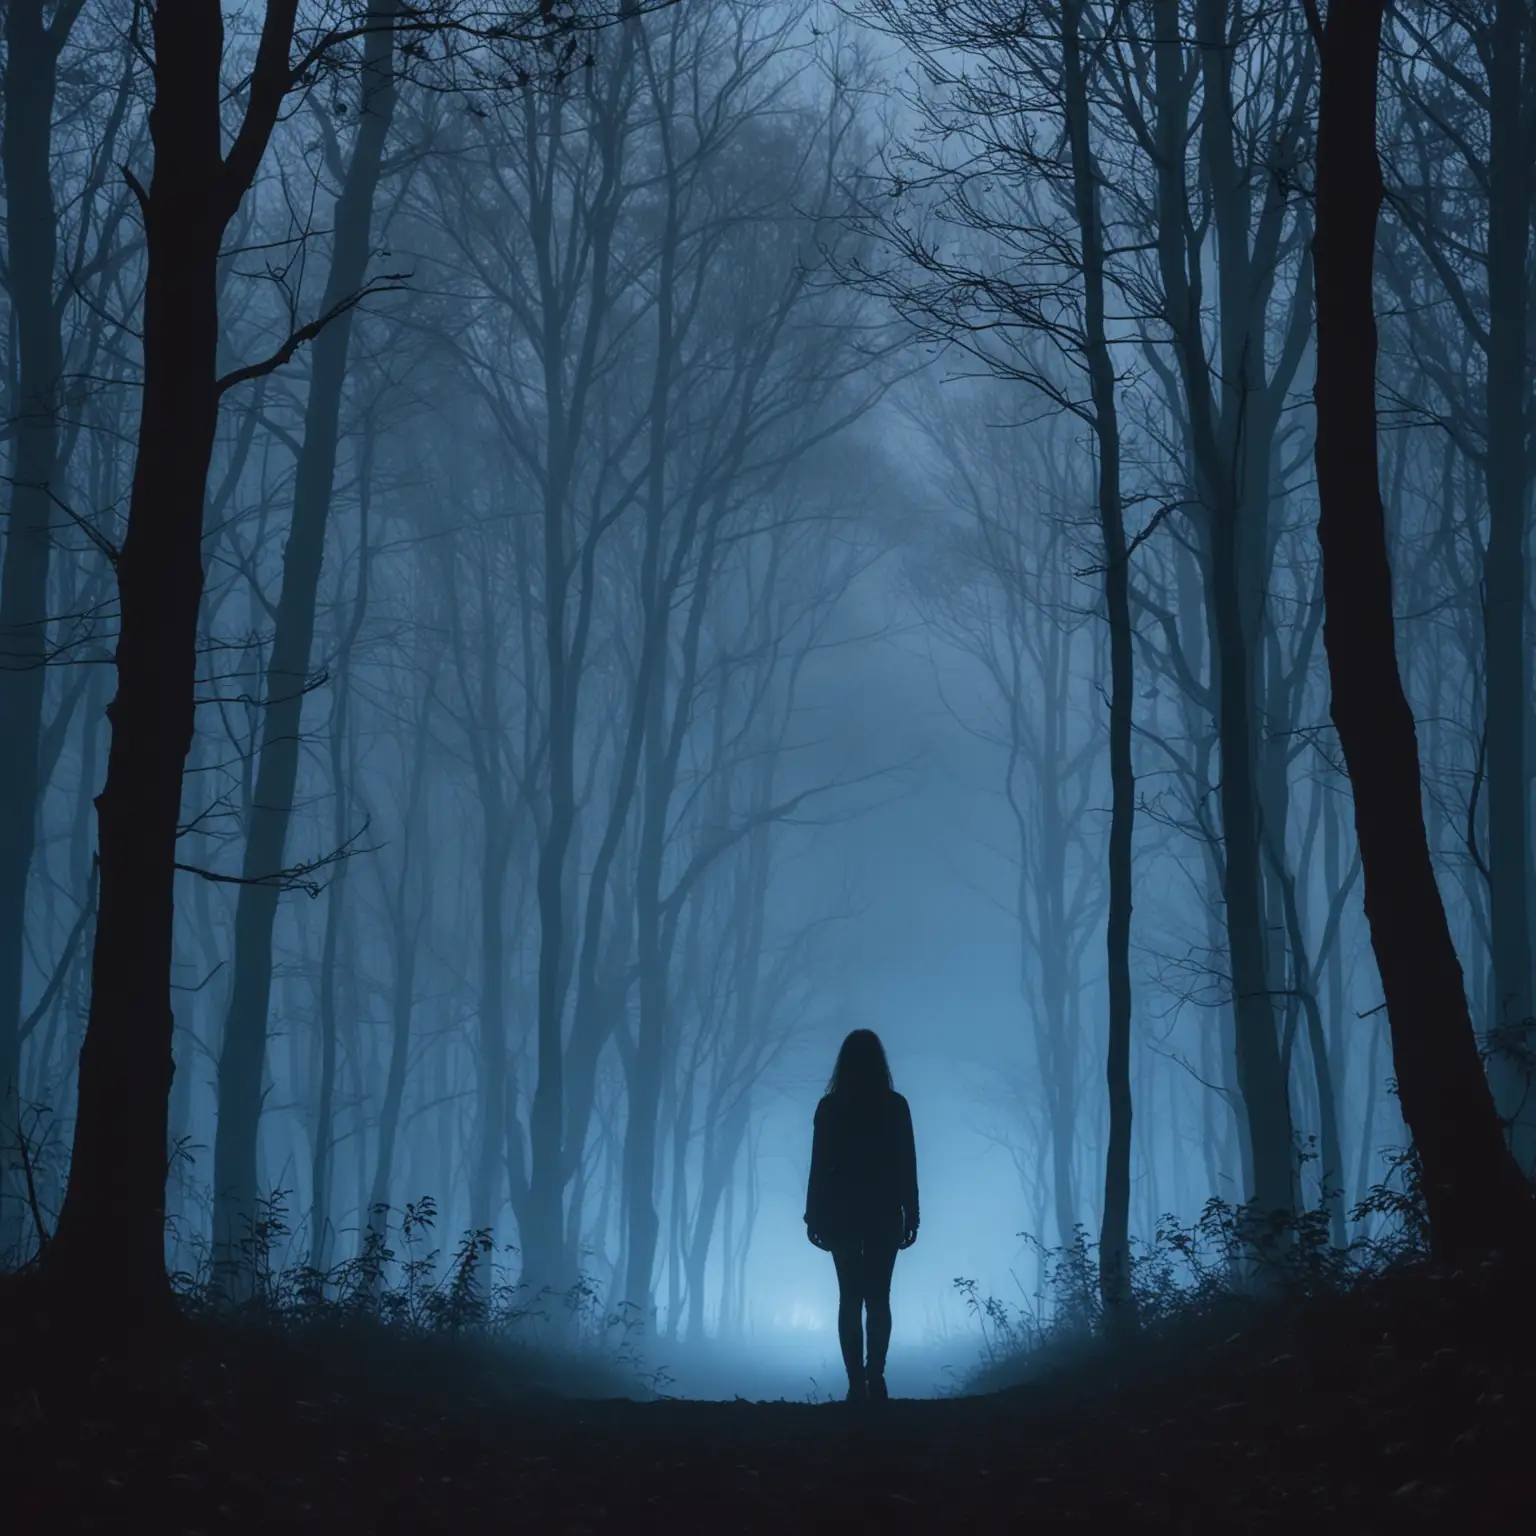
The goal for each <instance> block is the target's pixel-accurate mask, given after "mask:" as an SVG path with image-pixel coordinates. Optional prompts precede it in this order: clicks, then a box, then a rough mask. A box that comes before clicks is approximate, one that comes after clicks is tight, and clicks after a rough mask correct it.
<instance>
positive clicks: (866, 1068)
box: [827, 1029, 896, 1099]
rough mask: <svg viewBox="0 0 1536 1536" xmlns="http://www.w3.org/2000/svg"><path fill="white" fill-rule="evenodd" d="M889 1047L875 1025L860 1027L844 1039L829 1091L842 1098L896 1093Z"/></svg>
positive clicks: (828, 1084)
mask: <svg viewBox="0 0 1536 1536" xmlns="http://www.w3.org/2000/svg"><path fill="white" fill-rule="evenodd" d="M895 1089H896V1085H895V1084H894V1083H893V1082H892V1081H891V1067H890V1063H889V1062H888V1061H887V1060H886V1059H885V1047H884V1046H883V1045H882V1044H881V1043H880V1036H879V1035H877V1034H876V1033H875V1032H874V1030H872V1029H856V1030H854V1031H853V1032H852V1033H851V1034H849V1036H848V1038H847V1039H846V1040H844V1041H843V1044H842V1047H841V1049H840V1050H839V1051H838V1053H837V1064H836V1066H834V1067H833V1068H832V1077H831V1079H830V1081H829V1082H828V1083H827V1092H828V1093H829V1094H835V1095H837V1096H838V1097H841V1098H852V1099H873V1098H877V1097H878V1096H879V1095H880V1094H882V1093H894V1092H895Z"/></svg>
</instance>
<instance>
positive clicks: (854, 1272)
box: [832, 1238, 896, 1396]
mask: <svg viewBox="0 0 1536 1536" xmlns="http://www.w3.org/2000/svg"><path fill="white" fill-rule="evenodd" d="M832 1261H833V1263H834V1264H836V1265H837V1287H838V1300H837V1341H838V1343H839V1345H841V1347H842V1351H843V1366H844V1368H845V1369H846V1370H847V1372H848V1387H849V1392H850V1395H854V1396H862V1395H863V1392H864V1388H865V1384H866V1382H867V1381H871V1382H876V1383H878V1384H879V1385H878V1387H877V1389H876V1390H877V1391H878V1392H879V1393H880V1394H881V1395H883V1393H884V1387H885V1356H886V1351H887V1350H888V1349H889V1348H890V1344H891V1273H892V1271H893V1270H894V1269H895V1268H896V1245H895V1244H894V1243H883V1242H879V1241H871V1240H870V1239H868V1238H863V1239H857V1240H855V1241H854V1242H852V1243H849V1244H847V1245H844V1246H839V1247H838V1248H837V1249H835V1250H834V1251H833V1254H832ZM866 1311H867V1312H868V1314H869V1364H868V1369H867V1372H866V1367H865V1360H864V1314H865V1312H866Z"/></svg>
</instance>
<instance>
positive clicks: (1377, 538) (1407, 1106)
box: [1313, 0, 1533, 1262]
mask: <svg viewBox="0 0 1536 1536" xmlns="http://www.w3.org/2000/svg"><path fill="white" fill-rule="evenodd" d="M1383 9H1384V0H1357V3H1355V4H1350V5H1342V4H1334V5H1331V6H1330V7H1329V8H1328V14H1327V19H1326V21H1325V22H1324V23H1323V25H1322V36H1321V53H1322V91H1321V101H1320V105H1319V114H1318V138H1317V231H1316V235H1315V237H1314V240H1313V253H1314V263H1315V268H1316V281H1317V384H1316V404H1317V444H1316V457H1317V478H1318V497H1319V516H1318V543H1319V545H1320V546H1321V549H1322V560H1323V594H1324V603H1325V605H1326V618H1325V620H1324V625H1323V642H1324V646H1325V648H1326V650H1327V654H1328V673H1329V680H1330V682H1331V684H1332V695H1333V696H1332V716H1333V722H1334V725H1335V726H1336V727H1337V729H1338V733H1339V740H1340V743H1341V745H1342V747H1343V751H1344V759H1345V762H1346V764H1347V765H1348V769H1349V776H1350V783H1351V786H1352V788H1353V791H1354V808H1355V831H1356V835H1357V836H1358V838H1359V842H1360V857H1361V862H1362V865H1363V868H1364V877H1365V911H1366V918H1367V920H1368V922H1369V924H1370V931H1371V943H1372V946H1373V948H1374V949H1375V952H1376V963H1377V967H1378V969H1379V971H1380V973H1381V980H1382V987H1383V989H1384V991H1385V993H1386V1000H1387V1018H1388V1022H1389V1025H1390V1027H1391V1031H1392V1055H1393V1063H1394V1066H1395V1068H1396V1072H1397V1082H1398V1094H1399V1099H1400V1102H1401V1105H1402V1110H1403V1118H1404V1119H1405V1121H1406V1122H1407V1124H1408V1128H1409V1130H1410V1132H1411V1133H1412V1135H1413V1139H1414V1144H1415V1146H1416V1148H1417V1150H1418V1154H1419V1159H1420V1164H1421V1168H1422V1174H1423V1193H1424V1200H1425V1204H1426V1206H1427V1209H1428V1214H1429V1220H1430V1227H1431V1233H1432V1240H1433V1242H1434V1245H1435V1248H1436V1251H1437V1253H1438V1255H1439V1256H1440V1257H1441V1258H1443V1259H1446V1260H1448V1261H1453V1262H1461V1261H1465V1260H1469V1259H1475V1258H1477V1257H1479V1256H1481V1255H1484V1254H1486V1253H1488V1252H1490V1251H1493V1250H1497V1249H1507V1248H1510V1247H1511V1246H1515V1247H1519V1248H1521V1249H1522V1250H1524V1249H1526V1248H1527V1247H1528V1246H1529V1244H1530V1243H1531V1241H1532V1236H1533V1216H1532V1205H1531V1193H1530V1187H1529V1186H1528V1185H1527V1183H1526V1181H1525V1180H1524V1178H1522V1177H1521V1174H1520V1171H1519V1169H1518V1167H1517V1166H1516V1164H1515V1161H1514V1159H1513V1157H1512V1156H1511V1155H1510V1152H1509V1149H1508V1147H1507V1146H1506V1144H1505V1142H1504V1138H1503V1135H1502V1132H1501V1130H1500V1126H1499V1121H1498V1116H1497V1114H1496V1112H1495V1109H1494V1104H1493V1097H1492V1094H1491V1092H1490V1090H1489V1087H1488V1081H1487V1078H1486V1077H1485V1076H1484V1073H1483V1069H1482V1063H1481V1061H1480V1060H1479V1057H1478V1051H1477V1041H1476V1038H1475V1036H1474V1034H1473V1030H1472V1019H1471V1015H1470V1013H1469V1011H1468V1008H1467V998H1466V991H1465V988H1464V985H1463V977H1462V970H1461V962H1460V960H1459V959H1458V958H1457V955H1456V950H1455V946H1454V945H1453V943H1452V941H1451V933H1450V928H1449V925H1448V924H1447V922H1446V916H1445V907H1444V904H1443V903H1442V901H1441V898H1440V891H1439V888H1438V886H1437V885H1436V883H1435V873H1434V866H1433V864H1432V862H1431V859H1430V852H1429V841H1428V838H1427V836H1426V833H1425V827H1424V810H1423V803H1422V791H1421V783H1420V773H1419V753H1418V741H1417V738H1416V734H1415V728H1414V719H1413V712H1412V710H1411V709H1410V708H1409V705H1408V700H1407V697H1406V696H1405V694H1404V692H1403V685H1402V679H1401V676H1400V674H1399V671H1398V663H1397V647H1396V636H1395V631H1394V615H1393V610H1392V572H1391V567H1390V564H1389V561H1388V556H1387V541H1386V527H1385V514H1384V510H1383V506H1382V499H1381V480H1380V471H1379V466H1378V451H1377V439H1376V431H1377V422H1376V350H1377V337H1376V317H1375V309H1374V294H1373V291H1372V282H1373V276H1374V264H1375V241H1376V221H1377V216H1378V212H1379V209H1380V206H1381V201H1382V196H1383V185H1382V179H1381V164H1380V160H1379V158H1378V155H1377V148H1376V102H1377V77H1378V68H1379V59H1380V50H1381V30H1382V12H1383Z"/></svg>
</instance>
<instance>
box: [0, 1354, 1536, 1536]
mask: <svg viewBox="0 0 1536 1536" xmlns="http://www.w3.org/2000/svg"><path fill="white" fill-rule="evenodd" d="M1361 1358H1362V1359H1363V1360H1364V1361H1365V1368H1364V1369H1363V1370H1357V1369H1356V1366H1357V1365H1358V1364H1359V1363H1360V1362H1359V1361H1357V1360H1350V1361H1346V1362H1344V1364H1345V1379H1335V1378H1336V1372H1335V1371H1322V1372H1320V1371H1319V1369H1318V1362H1317V1361H1316V1360H1314V1361H1312V1362H1310V1363H1309V1362H1308V1361H1306V1360H1305V1359H1302V1358H1299V1357H1297V1356H1295V1355H1279V1356H1274V1357H1272V1358H1270V1359H1268V1360H1267V1361H1266V1360H1256V1359H1255V1358H1254V1356H1253V1354H1252V1352H1251V1350H1248V1349H1239V1350H1236V1351H1234V1352H1233V1353H1232V1356H1231V1358H1230V1359H1229V1360H1225V1361H1219V1360H1213V1361H1209V1362H1207V1363H1206V1365H1205V1366H1203V1367H1202V1368H1201V1369H1200V1370H1199V1371H1198V1372H1197V1373H1195V1374H1194V1375H1191V1376H1188V1377H1185V1378H1184V1379H1182V1380H1178V1381H1169V1380H1166V1379H1164V1380H1152V1379H1144V1380H1143V1381H1141V1382H1140V1383H1139V1384H1137V1385H1135V1386H1129V1387H1111V1386H1109V1385H1108V1384H1106V1383H1104V1382H1102V1381H1100V1382H1099V1383H1098V1384H1097V1385H1096V1386H1095V1387H1093V1388H1092V1389H1091V1390H1090V1389H1089V1388H1088V1387H1087V1386H1083V1387H1081V1388H1078V1389H1069V1388H1067V1387H1064V1386H1062V1385H1060V1384H1053V1385H1051V1386H1049V1387H1046V1386H1035V1387H1030V1388H1022V1389H1016V1390H1013V1391H1009V1392H1005V1393H998V1394H993V1395H989V1396H977V1397H968V1398H948V1399H928V1400H907V1401H902V1400H895V1401H892V1402H890V1403H888V1404H883V1405H848V1404H840V1403H838V1404H804V1403H783V1402H781V1403H752V1402H743V1401H737V1402H700V1401H663V1402H653V1403H637V1402H632V1401H628V1400H615V1401H605V1402H578V1401H570V1400H548V1401H545V1402H542V1403H539V1404H536V1405H535V1404H527V1403H525V1404H521V1405H507V1404H501V1405H480V1406H477V1405H474V1404H469V1403H463V1404H459V1405H458V1406H457V1407H456V1408H455V1409H454V1411H453V1412H452V1413H451V1414H448V1415H445V1414H441V1413H436V1414H424V1413H421V1412H416V1413H394V1412H391V1411H389V1410H388V1409H386V1408H384V1407H383V1406H382V1405H380V1404H368V1403H366V1402H361V1401H358V1400H356V1399H355V1398H348V1399H345V1400H341V1399H337V1398H334V1397H333V1398H331V1399H330V1400H319V1401H316V1400H312V1399H311V1398H310V1397H308V1396H302V1395H299V1394H297V1393H295V1391H294V1390H293V1382H292V1380H291V1379H288V1378H285V1377H284V1376H283V1375H282V1373H274V1374H272V1375H262V1374H261V1373H251V1372H249V1371H247V1370H243V1369H237V1370H231V1369H230V1368H229V1367H227V1366H224V1365H220V1364H218V1363H216V1362H212V1361H210V1360H209V1359H207V1358H206V1357H204V1358H203V1359H201V1360H199V1361H196V1362H191V1363H184V1364H183V1365H181V1366H177V1367H170V1366H167V1367H166V1368H165V1369H164V1370H162V1371H160V1372H157V1373H155V1374H156V1375H157V1377H158V1379H156V1380H146V1379H145V1378H144V1375H143V1373H142V1371H139V1372H135V1373H128V1372H126V1371H121V1370H115V1369H113V1368H112V1367H110V1366H108V1365H107V1364H106V1363H105V1362H103V1363H102V1364H101V1366H100V1367H99V1369H98V1371H97V1373H96V1375H95V1379H94V1380H92V1381H90V1382H88V1383H81V1382H79V1381H77V1382H76V1383H75V1384H74V1387H73V1389H70V1390H68V1395H67V1396H66V1395H65V1390H66V1387H65V1385H64V1384H61V1385H60V1386H59V1388H58V1390H57V1391H55V1390H49V1391H46V1392H45V1393H43V1394H41V1395H38V1394H26V1395H24V1396H23V1397H22V1398H21V1399H19V1400H18V1399H17V1398H15V1397H12V1396H9V1394H7V1396H8V1397H9V1401H8V1402H7V1404H6V1405H5V1406H6V1412H5V1414H4V1416H3V1421H4V1423H3V1428H0V1462H3V1463H4V1465H5V1466H6V1468H7V1472H6V1485H7V1486H6V1490H5V1492H6V1497H7V1504H8V1507H9V1508H10V1509H15V1508H17V1507H18V1506H17V1503H16V1502H15V1500H16V1499H17V1498H18V1497H19V1500H20V1508H21V1509H22V1510H23V1511H26V1512H27V1514H26V1516H24V1518H23V1519H22V1521H21V1522H19V1523H17V1524H15V1525H9V1526H8V1527H7V1529H8V1530H14V1531H15V1532H17V1536H27V1533H30V1532H32V1531H41V1530H44V1529H47V1530H49V1531H50V1532H57V1531H87V1530H99V1531H121V1530H128V1529H140V1528H142V1529H152V1530H153V1531H154V1532H155V1536H175V1533H180V1532H197V1531H247V1530H249V1531H253V1532H254V1531H258V1530H260V1531H262V1532H263V1533H276V1532H282V1531H295V1530H321V1529H329V1530H332V1531H338V1532H373V1531H378V1532H386V1531H389V1532H392V1531H413V1530H420V1531H439V1530H441V1531H448V1530H453V1531H461V1530H462V1529H463V1528H464V1527H465V1526H466V1524H470V1523H473V1525H474V1527H475V1528H476V1529H477V1530H479V1531H482V1532H484V1531H493V1530H497V1529H501V1528H505V1529H509V1530H539V1531H554V1532H565V1533H570V1536H581V1533H596V1532H608V1531H614V1532H619V1531H625V1532H628V1531H634V1530H637V1529H638V1530H641V1531H646V1532H650V1531H655V1532H657V1533H658V1536H683V1533H688V1532H700V1533H703V1532H710V1533H717V1532H725V1533H730V1532H768V1531H773V1532H779V1533H783V1532H790V1533H794V1532H796V1531H802V1530H803V1531H822V1530H832V1529H842V1530H852V1531H865V1530H887V1531H913V1532H916V1531H925V1532H926V1531H950V1530H953V1531H1003V1530H1008V1531H1013V1530H1018V1529H1023V1528H1027V1529H1029V1530H1031V1531H1039V1530H1048V1531H1049V1530H1094V1531H1098V1530H1103V1531H1113V1530H1124V1529H1126V1528H1131V1529H1137V1530H1149V1531H1151V1530H1156V1531H1188V1532H1192V1533H1193V1532H1199V1533H1205V1532H1212V1533H1224V1532H1238V1531H1281V1530H1290V1531H1294V1530H1295V1529H1296V1528H1297V1526H1298V1523H1301V1524H1302V1526H1303V1528H1304V1530H1305V1531H1306V1532H1308V1533H1309V1536H1310V1533H1311V1532H1316V1531H1319V1530H1325V1531H1335V1530H1337V1531H1341V1532H1342V1531H1351V1532H1377V1531H1390V1530H1406V1529H1431V1528H1440V1527H1442V1526H1444V1525H1446V1524H1447V1523H1452V1522H1454V1523H1456V1524H1460V1525H1463V1526H1464V1527H1465V1528H1468V1529H1476V1530H1479V1531H1483V1532H1499V1531H1506V1530H1508V1531H1515V1530H1521V1529H1526V1528H1528V1527H1527V1526H1525V1525H1524V1524H1523V1519H1522V1516H1528V1513H1529V1495H1528V1493H1527V1491H1526V1486H1525V1483H1524V1474H1525V1463H1524V1462H1523V1461H1522V1459H1521V1458H1522V1456H1524V1455H1526V1454H1527V1453H1528V1446H1529V1433H1530V1427H1531V1426H1530V1414H1529V1408H1528V1403H1527V1393H1526V1390H1525V1389H1526V1388H1527V1387H1528V1385H1529V1383H1528V1381H1521V1382H1516V1381H1514V1380H1510V1381H1507V1382H1496V1381H1494V1380H1493V1379H1492V1377H1491V1376H1490V1372H1489V1370H1488V1369H1487V1368H1486V1367H1485V1366H1468V1365H1466V1364H1465V1362H1457V1361H1454V1360H1447V1359H1445V1358H1444V1356H1443V1355H1441V1356H1437V1355H1436V1354H1434V1353H1433V1352H1430V1353H1425V1352H1424V1351H1423V1350H1404V1351H1401V1352H1399V1353H1396V1354H1393V1355H1391V1356H1387V1355H1382V1354H1379V1353H1377V1352H1374V1351H1373V1352H1369V1353H1367V1354H1366V1355H1364V1356H1362V1357H1361ZM1335 1364H1337V1362H1335ZM82 1388H84V1392H83V1395H82ZM1509 1388H1514V1389H1516V1390H1506V1389H1509ZM66 1408H68V1409H72V1411H66ZM1506 1486H1507V1492H1503V1491H1501V1488H1504V1487H1506ZM1469 1501H1470V1502H1469Z"/></svg>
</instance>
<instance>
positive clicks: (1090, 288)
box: [1062, 4, 1136, 1316]
mask: <svg viewBox="0 0 1536 1536" xmlns="http://www.w3.org/2000/svg"><path fill="white" fill-rule="evenodd" d="M1062 16H1063V22H1062V28H1063V30H1062V41H1063V59H1064V63H1065V69H1064V71H1063V73H1064V83H1065V90H1066V100H1067V114H1068V124H1067V127H1068V135H1069V138H1070V141H1071V146H1072V164H1073V182H1074V188H1075V197H1076V209H1077V224H1078V230H1079V233H1080V236H1081V239H1082V258H1083V285H1084V291H1085V319H1086V340H1087V352H1088V379H1089V386H1090V388H1091V390H1092V396H1093V416H1094V433H1095V437H1096V440H1097V444H1098V450H1099V453H1098V458H1099V466H1098V468H1099V484H1098V503H1099V507H1098V510H1099V532H1100V537H1101V538H1102V540H1103V543H1104V601H1105V608H1106V610H1107V617H1108V619H1109V777H1110V820H1109V920H1108V924H1107V931H1106V934H1105V945H1106V960H1107V964H1108V976H1109V1048H1108V1053H1107V1055H1106V1058H1105V1067H1104V1071H1105V1080H1106V1084H1107V1086H1108V1089H1109V1144H1108V1147H1107V1148H1106V1151H1105V1158H1104V1210H1103V1216H1102V1222H1101V1225H1100V1228H1099V1286H1100V1292H1101V1296H1102V1299H1103V1303H1104V1306H1105V1308H1106V1310H1107V1311H1108V1312H1109V1314H1110V1315H1111V1316H1124V1315H1125V1314H1126V1313H1127V1311H1128V1310H1129V1306H1130V1300H1131V1247H1130V1222H1131V1109H1132V1099H1131V875H1132V867H1131V835H1132V831H1133V829H1134V824H1135V815H1136V774H1135V767H1134V764H1133V762H1132V758H1131V709H1132V704H1133V701H1134V699H1135V693H1134V687H1135V677H1134V672H1133V668H1134V657H1133V653H1132V630H1131V599H1130V553H1129V551H1128V549H1127V547H1126V539H1125V512H1124V508H1123V506H1122V505H1121V499H1120V417H1119V410H1118V406H1117V402H1116V397H1115V368H1114V362H1113V359H1112V358H1111V357H1110V353H1109V343H1108V339H1107V336H1106V332H1105V324H1104V300H1105V294H1104V233H1103V226H1102V225H1101V223H1100V220H1099V195H1098V188H1099V180H1100V176H1099V170H1098V167H1097V165H1096V164H1095V163H1094V158H1093V150H1092V145H1091V142H1090V122H1089V110H1088V89H1087V82H1086V79H1085V78H1084V72H1083V64H1082V55H1081V42H1080V38H1079V26H1080V20H1081V7H1080V6H1079V5H1076V4H1071V5H1064V6H1063V8H1062Z"/></svg>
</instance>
